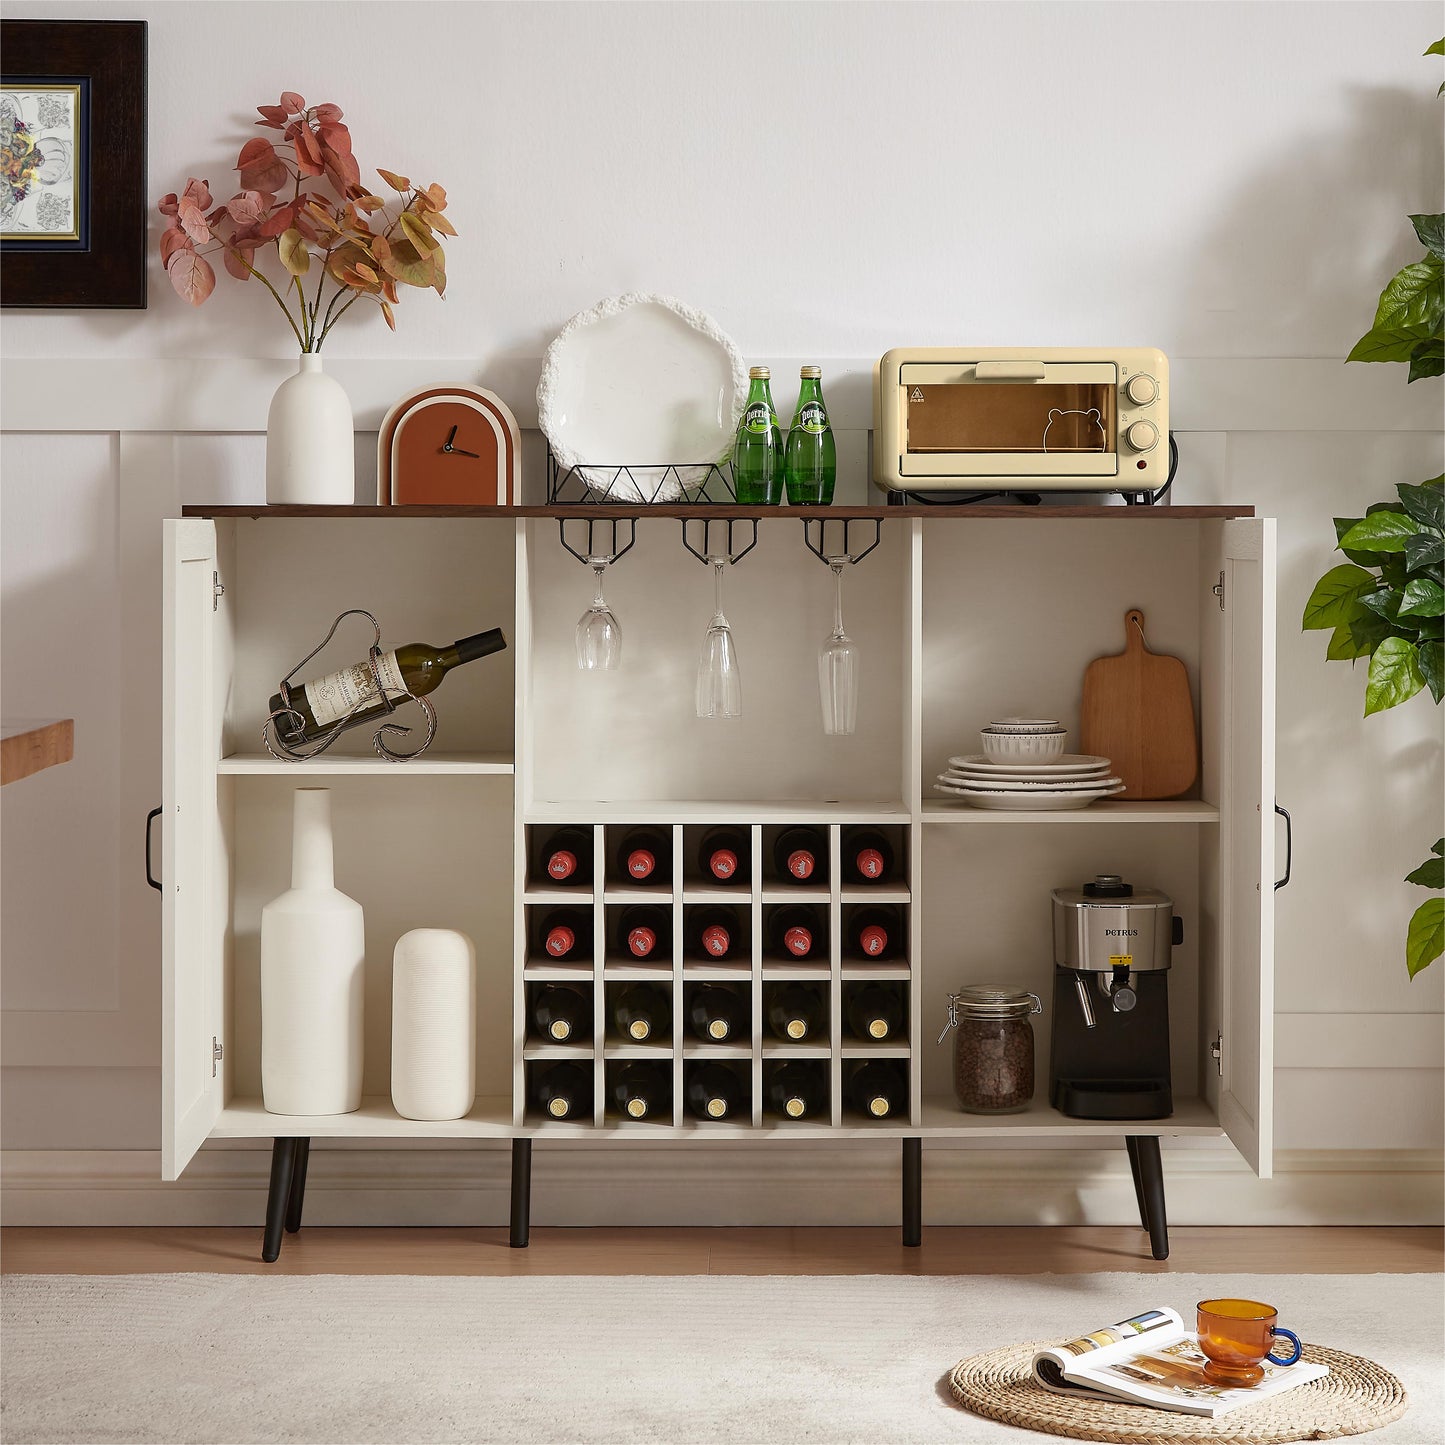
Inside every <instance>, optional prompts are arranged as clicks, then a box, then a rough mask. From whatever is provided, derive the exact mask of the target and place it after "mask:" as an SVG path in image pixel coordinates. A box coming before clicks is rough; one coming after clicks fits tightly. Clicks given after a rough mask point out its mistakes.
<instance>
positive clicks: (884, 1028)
mask: <svg viewBox="0 0 1445 1445" xmlns="http://www.w3.org/2000/svg"><path fill="white" fill-rule="evenodd" d="M843 1014H844V1017H845V1018H846V1019H847V1020H848V1031H849V1032H850V1033H851V1034H852V1035H853V1037H854V1038H855V1039H863V1040H864V1041H865V1042H867V1043H872V1044H881V1043H886V1042H887V1041H888V1040H890V1039H898V1038H901V1037H902V1035H903V998H902V996H901V995H900V994H899V993H898V991H897V990H896V989H891V988H888V987H886V986H885V985H883V984H878V983H864V984H859V985H858V986H857V987H856V988H853V989H851V990H850V991H849V993H848V995H847V997H846V998H845V999H844V1000H843Z"/></svg>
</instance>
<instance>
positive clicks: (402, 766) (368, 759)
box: [216, 752, 515, 778]
mask: <svg viewBox="0 0 1445 1445" xmlns="http://www.w3.org/2000/svg"><path fill="white" fill-rule="evenodd" d="M216 771H217V772H218V773H228V774H231V775H232V776H237V777H254V776H269V777H281V776H283V775H284V776H287V777H306V776H308V775H309V776H314V777H331V778H340V777H350V778H362V777H366V778H371V777H376V778H404V777H406V775H407V774H408V773H412V774H429V775H434V774H438V773H446V774H459V773H463V774H477V775H486V776H491V777H510V776H511V775H512V773H513V772H514V771H515V765H514V763H513V759H512V755H511V754H510V753H433V752H426V753H423V754H422V756H421V757H419V758H417V759H415V761H413V762H409V763H389V762H387V761H386V759H385V758H379V757H377V755H376V754H375V753H366V754H360V753H358V754H356V755H355V756H346V755H344V754H341V753H323V754H322V755H321V756H320V757H319V758H308V759H306V760H305V761H302V762H297V763H292V762H282V761H281V760H280V759H278V758H273V757H272V756H271V755H270V754H269V753H231V754H230V755H229V756H228V757H224V758H221V759H220V760H219V761H218V762H217V763H216Z"/></svg>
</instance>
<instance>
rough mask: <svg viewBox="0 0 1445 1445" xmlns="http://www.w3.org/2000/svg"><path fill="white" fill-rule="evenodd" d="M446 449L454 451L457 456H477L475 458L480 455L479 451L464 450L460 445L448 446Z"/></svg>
mask: <svg viewBox="0 0 1445 1445" xmlns="http://www.w3.org/2000/svg"><path fill="white" fill-rule="evenodd" d="M448 450H450V451H453V452H455V453H456V454H457V456H459V457H477V458H480V455H481V454H480V453H479V452H464V451H463V450H462V449H461V448H460V447H450V448H448Z"/></svg>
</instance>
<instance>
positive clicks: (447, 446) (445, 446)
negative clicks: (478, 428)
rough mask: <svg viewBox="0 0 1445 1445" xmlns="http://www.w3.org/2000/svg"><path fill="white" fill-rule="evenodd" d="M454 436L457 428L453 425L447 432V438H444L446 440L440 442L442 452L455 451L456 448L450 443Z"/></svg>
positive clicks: (454, 438)
mask: <svg viewBox="0 0 1445 1445" xmlns="http://www.w3.org/2000/svg"><path fill="white" fill-rule="evenodd" d="M456 436H457V429H456V427H453V428H452V429H451V430H450V431H449V432H448V433H447V439H446V441H444V442H443V443H442V450H443V451H444V452H454V451H456V448H455V447H454V446H453V445H452V443H453V442H454V441H455V440H456Z"/></svg>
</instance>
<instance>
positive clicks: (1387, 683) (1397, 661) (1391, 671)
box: [1365, 637, 1425, 717]
mask: <svg viewBox="0 0 1445 1445" xmlns="http://www.w3.org/2000/svg"><path fill="white" fill-rule="evenodd" d="M1424 686H1425V678H1424V675H1423V674H1422V673H1421V671H1420V662H1419V656H1418V654H1417V652H1416V650H1415V644H1414V643H1413V642H1407V641H1406V640H1405V639H1404V638H1403V637H1387V638H1386V639H1385V640H1384V641H1383V642H1382V643H1381V644H1380V645H1379V646H1378V647H1377V648H1376V649H1375V655H1374V656H1373V657H1372V658H1371V659H1370V677H1369V681H1368V682H1366V684H1365V716H1366V717H1369V716H1370V715H1371V714H1372V713H1377V712H1386V711H1388V710H1389V709H1390V708H1392V707H1399V706H1400V704H1401V703H1402V702H1408V701H1409V700H1410V699H1411V698H1412V697H1414V696H1415V694H1416V693H1417V692H1419V691H1420V689H1421V688H1422V687H1424Z"/></svg>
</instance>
